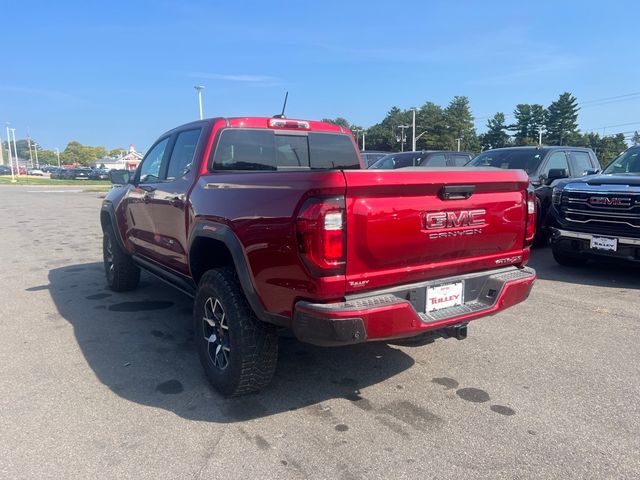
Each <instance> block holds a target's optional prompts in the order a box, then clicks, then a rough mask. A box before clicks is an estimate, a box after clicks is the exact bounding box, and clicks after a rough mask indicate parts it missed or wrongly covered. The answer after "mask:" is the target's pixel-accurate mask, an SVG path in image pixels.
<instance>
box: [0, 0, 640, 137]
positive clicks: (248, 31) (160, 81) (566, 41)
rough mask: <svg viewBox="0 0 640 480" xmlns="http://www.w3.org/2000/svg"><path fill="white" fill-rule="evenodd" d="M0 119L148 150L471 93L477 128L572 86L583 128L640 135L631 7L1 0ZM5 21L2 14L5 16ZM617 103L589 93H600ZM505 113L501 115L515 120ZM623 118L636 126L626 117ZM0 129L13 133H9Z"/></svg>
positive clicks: (373, 117) (39, 131) (49, 133)
mask: <svg viewBox="0 0 640 480" xmlns="http://www.w3.org/2000/svg"><path fill="white" fill-rule="evenodd" d="M0 9H1V18H2V22H0V45H2V49H1V50H0V72H1V76H0V125H1V126H3V127H4V123H5V122H7V121H9V122H11V124H12V126H13V127H15V128H16V135H17V137H18V138H22V137H25V136H26V132H27V129H28V130H29V132H30V134H31V136H32V137H33V138H35V139H36V140H37V141H38V142H39V143H40V144H41V145H42V146H43V147H44V148H54V147H59V148H60V149H63V148H64V147H65V146H66V144H67V142H69V141H71V140H78V141H80V142H81V143H84V144H88V145H104V146H106V147H107V148H114V147H121V146H124V147H126V146H127V145H128V144H130V143H133V144H135V145H136V147H137V148H138V149H139V150H145V149H146V148H147V147H148V146H149V144H150V143H152V142H153V140H154V139H155V138H156V137H157V136H158V135H159V134H160V133H162V132H163V131H165V130H168V129H169V128H172V127H174V126H176V125H179V124H181V123H185V122H187V121H190V120H193V119H196V118H197V115H198V111H197V97H196V93H195V90H194V89H193V86H194V85H196V84H202V85H205V86H206V90H205V92H204V102H203V103H204V111H205V115H206V116H218V115H223V116H239V115H260V116H262V115H264V116H268V115H272V114H274V113H278V111H279V110H280V108H281V104H282V99H283V96H284V92H285V91H287V90H288V91H289V104H288V107H287V114H288V116H290V117H298V118H310V119H319V118H323V117H332V118H333V117H337V116H343V117H346V118H347V119H348V120H350V121H351V122H354V123H357V124H360V125H364V126H366V127H368V126H371V125H372V124H374V123H377V122H379V121H380V120H382V118H383V117H384V115H385V114H386V112H387V111H388V110H389V109H390V108H391V107H392V106H394V105H397V106H399V107H400V108H409V107H412V106H419V105H422V104H423V103H424V102H425V101H433V102H435V103H438V104H443V105H444V104H446V103H447V102H448V101H449V100H450V99H451V98H452V97H453V96H454V95H466V96H468V97H469V98H470V102H471V107H472V110H473V113H474V115H475V116H476V117H477V118H478V121H477V126H478V129H479V130H480V131H482V130H483V129H484V124H485V123H486V117H488V116H490V115H492V114H494V113H495V112H497V111H502V112H505V113H507V114H510V113H511V112H512V111H513V108H514V106H515V105H516V104H517V103H542V104H544V105H545V106H546V105H548V104H549V103H550V102H551V101H552V100H554V99H555V98H557V96H558V95H559V94H560V93H562V92H564V91H570V92H572V93H573V94H574V95H576V96H577V98H578V101H579V102H582V103H584V105H583V109H582V111H581V112H580V117H579V121H580V127H581V128H582V129H585V130H593V129H599V131H600V133H602V132H603V128H602V127H604V126H613V125H620V126H616V127H609V128H607V129H606V131H605V133H607V134H609V133H614V132H627V131H632V130H635V129H638V130H640V81H638V80H639V79H640V62H638V57H637V55H638V45H639V42H638V32H639V31H640V30H639V28H638V18H639V17H640V16H639V14H640V2H638V1H637V0H636V1H628V2H627V1H616V2H609V3H602V2H595V1H581V2H579V1H576V2H570V1H566V2H559V1H540V2H526V3H522V2H513V1H511V2H491V1H487V2H473V1H469V2H465V1H456V2H451V1H442V2H441V1H428V2H427V1H415V2H414V1H404V2H389V1H386V2H376V1H368V2H363V1H351V2H345V1H341V2H336V1H330V0H323V1H322V2H314V3H311V2H299V1H298V2H289V1H284V0H282V1H255V2H254V1H250V2H243V1H235V2H229V1H225V2H217V1H187V0H184V1H168V0H156V1H153V2H151V1H131V2H125V1H119V0H113V1H110V2H104V1H101V2H97V1H91V0H88V1H85V2H72V1H64V0H61V1H58V2H41V1H32V2H28V3H26V2H18V1H14V2H11V3H9V2H2V7H0ZM8 19H10V21H9V20H8ZM627 94H629V95H628V96H626V97H622V98H612V99H611V100H607V101H601V102H595V100H599V99H609V98H611V97H619V96H622V95H627ZM507 120H510V119H509V118H508V119H507ZM624 124H629V125H624ZM0 136H1V137H2V138H5V137H6V133H5V129H4V128H2V129H0Z"/></svg>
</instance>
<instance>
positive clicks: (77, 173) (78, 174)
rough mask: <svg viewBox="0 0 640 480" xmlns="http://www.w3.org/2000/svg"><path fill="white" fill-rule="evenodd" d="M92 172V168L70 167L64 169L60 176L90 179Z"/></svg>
mask: <svg viewBox="0 0 640 480" xmlns="http://www.w3.org/2000/svg"><path fill="white" fill-rule="evenodd" d="M90 174H91V169H90V168H83V167H78V168H70V169H68V170H63V171H62V172H61V174H60V178H63V179H65V180H88V179H89V175H90Z"/></svg>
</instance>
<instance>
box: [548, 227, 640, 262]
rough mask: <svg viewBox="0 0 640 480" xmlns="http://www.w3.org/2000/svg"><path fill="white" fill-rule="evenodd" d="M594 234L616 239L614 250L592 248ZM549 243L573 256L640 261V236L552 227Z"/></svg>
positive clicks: (557, 249)
mask: <svg viewBox="0 0 640 480" xmlns="http://www.w3.org/2000/svg"><path fill="white" fill-rule="evenodd" d="M594 236H595V237H605V238H615V239H617V240H618V242H617V243H618V245H617V249H616V251H615V252H614V251H604V250H595V249H592V248H591V239H592V238H593V237H594ZM551 245H552V247H553V249H554V250H555V251H559V252H562V253H567V254H570V255H573V256H580V257H584V258H593V259H602V258H610V259H617V260H623V261H626V262H633V263H640V238H630V237H621V236H618V235H600V234H591V233H584V232H574V231H570V230H563V229H560V228H552V229H551Z"/></svg>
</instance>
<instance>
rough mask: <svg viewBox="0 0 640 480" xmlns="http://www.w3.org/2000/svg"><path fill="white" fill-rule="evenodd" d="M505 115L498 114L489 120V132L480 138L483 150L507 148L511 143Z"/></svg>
mask: <svg viewBox="0 0 640 480" xmlns="http://www.w3.org/2000/svg"><path fill="white" fill-rule="evenodd" d="M504 121H505V119H504V113H502V112H498V113H496V114H495V115H494V116H493V117H492V118H490V119H489V120H487V131H486V132H485V133H484V134H483V135H481V136H480V145H481V146H482V149H483V150H484V149H488V148H500V147H506V146H507V145H509V143H510V141H509V140H510V138H509V134H508V133H507V132H506V130H507V125H505V123H504Z"/></svg>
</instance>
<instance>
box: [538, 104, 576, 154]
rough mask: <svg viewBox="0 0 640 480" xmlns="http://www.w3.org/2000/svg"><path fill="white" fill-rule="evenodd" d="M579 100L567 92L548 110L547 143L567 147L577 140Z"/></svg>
mask: <svg viewBox="0 0 640 480" xmlns="http://www.w3.org/2000/svg"><path fill="white" fill-rule="evenodd" d="M577 134H578V100H577V99H576V97H574V96H573V95H571V94H570V93H569V92H565V93H563V94H562V95H560V97H558V100H556V101H555V102H552V103H551V105H549V108H548V109H547V135H546V139H547V142H548V143H549V144H551V145H567V144H569V143H572V141H576V140H577Z"/></svg>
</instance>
